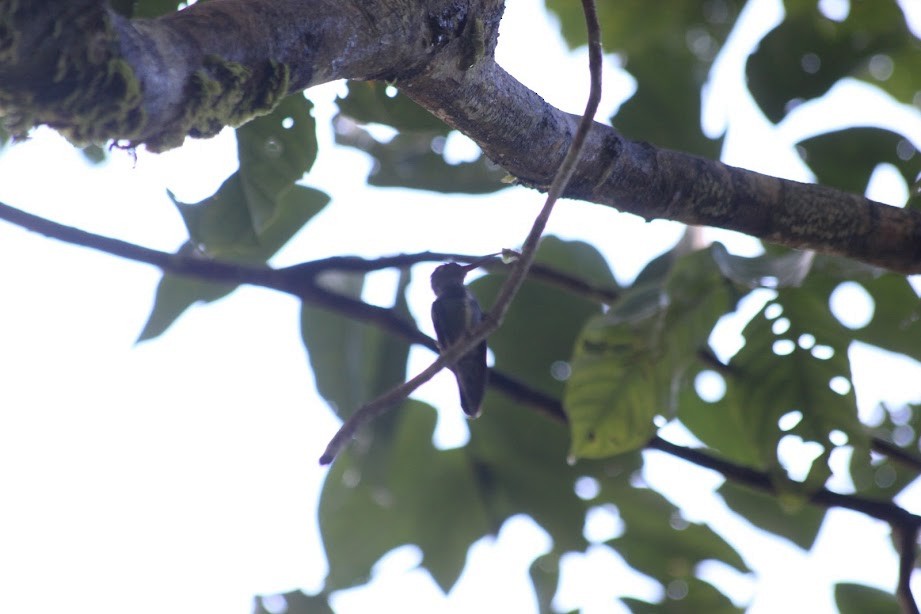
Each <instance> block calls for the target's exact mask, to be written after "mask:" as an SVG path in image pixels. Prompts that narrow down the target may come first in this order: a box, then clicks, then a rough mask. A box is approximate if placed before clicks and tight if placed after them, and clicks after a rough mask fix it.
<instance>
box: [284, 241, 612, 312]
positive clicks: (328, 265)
mask: <svg viewBox="0 0 921 614" xmlns="http://www.w3.org/2000/svg"><path fill="white" fill-rule="evenodd" d="M481 258H482V256H473V255H470V254H454V253H446V252H431V251H427V252H419V253H415V254H397V255H393V256H382V257H380V258H361V257H359V256H333V257H330V258H321V259H319V260H311V261H310V262H301V263H299V264H295V265H292V266H289V267H284V268H282V269H279V271H280V272H282V273H283V274H284V275H286V276H287V275H292V276H296V277H297V278H298V279H303V280H305V281H308V282H309V281H312V280H313V279H314V278H316V276H317V275H319V274H321V273H323V272H325V271H331V270H335V271H351V272H356V273H369V272H371V271H380V270H382V269H389V268H397V269H400V268H406V267H409V266H413V265H415V264H420V263H422V262H446V261H450V260H453V261H455V262H474V261H476V260H479V259H481ZM500 266H501V267H503V270H504V268H505V267H504V265H501V264H500V263H499V262H498V260H497V261H495V262H489V263H486V264H484V265H483V268H485V269H486V270H489V271H496V270H499V267H500ZM528 279H532V280H535V281H542V282H545V283H547V284H549V285H552V286H555V287H557V288H560V289H562V290H565V291H567V292H569V293H570V294H574V295H577V296H583V297H585V298H587V299H589V300H592V301H597V302H599V303H605V304H610V303H613V302H614V301H616V300H617V298H618V297H619V296H620V293H619V292H618V290H617V288H616V287H614V288H612V287H610V286H607V287H603V286H596V285H594V284H591V283H589V282H587V281H585V280H584V279H582V278H580V277H576V276H575V275H570V274H568V273H565V272H563V271H560V270H558V269H556V268H554V267H551V266H548V265H545V264H541V263H539V262H535V263H533V264H532V265H531V269H530V271H529V272H528Z"/></svg>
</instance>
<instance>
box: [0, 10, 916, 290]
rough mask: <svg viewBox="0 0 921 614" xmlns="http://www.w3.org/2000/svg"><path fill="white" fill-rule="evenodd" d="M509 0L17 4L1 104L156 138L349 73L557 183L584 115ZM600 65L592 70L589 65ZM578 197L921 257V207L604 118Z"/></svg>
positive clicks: (876, 258)
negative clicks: (538, 67)
mask: <svg viewBox="0 0 921 614" xmlns="http://www.w3.org/2000/svg"><path fill="white" fill-rule="evenodd" d="M502 9H503V5H502V2H501V1H500V0H425V1H424V2H423V1H422V0H352V1H351V2H349V1H347V0H210V1H209V2H206V3H201V4H195V5H192V6H191V7H189V8H187V9H184V10H182V11H178V12H176V13H174V14H171V15H167V16H164V17H162V18H158V19H134V20H129V19H126V18H124V17H121V16H119V15H117V14H115V13H114V12H112V11H111V10H110V9H108V8H107V6H106V5H105V4H104V3H103V2H100V1H99V0H77V1H62V0H46V1H44V2H37V1H35V0H32V1H26V0H6V2H4V3H3V4H2V5H0V109H2V112H3V114H4V115H5V116H6V121H7V124H8V125H9V126H10V127H11V129H12V130H13V132H14V134H16V133H24V132H25V131H26V130H27V129H28V128H30V127H31V126H34V125H39V124H48V125H50V126H52V127H54V128H56V129H58V130H59V131H61V132H62V133H63V134H65V135H66V136H68V138H70V139H71V140H73V141H75V142H87V141H90V142H104V141H106V140H110V139H114V140H115V141H119V142H122V143H124V144H127V145H129V146H138V145H142V144H143V145H145V146H147V147H148V148H149V149H151V150H153V151H160V150H165V149H169V148H171V147H175V146H178V145H179V144H181V143H182V141H183V139H184V138H185V137H186V136H187V135H191V136H210V135H213V134H216V133H217V132H218V131H219V130H220V129H221V128H222V127H223V126H225V125H239V124H241V123H243V122H245V121H246V120H248V119H250V118H252V117H254V116H256V115H259V114H263V113H266V112H268V111H269V110H271V109H272V108H273V107H274V106H275V104H276V103H277V102H278V101H279V100H280V99H281V98H282V97H283V96H285V95H287V94H289V93H292V92H297V91H300V90H302V89H305V88H308V87H310V86H312V85H317V84H320V83H324V82H327V81H331V80H335V79H386V80H388V81H394V82H396V83H397V85H398V86H399V87H400V88H401V90H402V91H403V92H404V93H406V94H407V95H409V96H410V97H412V98H413V99H414V100H415V101H416V102H418V103H419V104H420V105H422V106H423V107H424V108H426V109H427V110H428V111H430V112H431V113H433V114H434V115H436V116H437V117H439V118H441V119H442V120H444V121H445V122H446V123H448V124H449V125H451V126H452V127H454V128H456V129H458V130H459V131H461V132H463V133H464V134H466V135H468V136H469V137H471V138H472V139H473V140H474V141H476V142H477V143H478V144H479V145H480V147H481V148H482V149H483V151H484V152H485V153H486V154H487V155H488V156H489V157H490V158H492V159H493V160H495V161H496V162H497V163H499V164H500V165H502V166H503V167H504V168H505V169H506V170H508V172H509V173H510V174H512V175H514V176H515V177H517V178H518V179H519V181H520V182H521V183H522V184H524V185H527V186H531V187H535V188H538V189H545V188H546V187H547V186H548V185H549V184H550V181H551V179H552V177H553V174H554V172H555V171H556V169H557V168H558V166H559V164H560V162H561V160H562V159H563V156H564V155H565V152H566V149H567V147H568V145H569V142H570V140H571V138H572V134H573V132H574V131H575V126H576V124H577V119H578V118H576V117H575V116H572V115H569V114H567V113H563V112H562V111H560V110H558V109H556V108H554V107H552V106H551V105H549V104H547V103H546V102H544V101H543V100H542V99H541V98H540V97H539V96H538V95H537V94H535V93H534V92H532V91H530V90H529V89H527V88H526V87H525V86H524V85H522V84H521V83H520V82H518V81H517V80H516V79H515V78H514V77H512V76H511V75H509V74H508V73H506V72H505V71H504V70H503V69H502V68H501V67H499V66H498V65H497V64H496V63H495V61H494V59H493V51H494V49H495V45H496V41H497V33H498V26H499V21H500V19H501V16H502ZM586 78H588V76H587V70H586ZM565 196H567V197H569V198H575V199H579V200H585V201H590V202H595V203H599V204H604V205H608V206H612V207H615V208H618V209H620V210H622V211H628V212H630V213H634V214H636V215H639V216H642V217H644V218H646V219H649V220H651V219H655V218H666V219H672V220H677V221H680V222H684V223H687V224H698V225H708V226H716V227H719V228H726V229H729V230H736V231H739V232H743V233H745V234H749V235H752V236H755V237H759V238H762V239H764V240H766V241H770V242H773V243H778V244H781V245H786V246H789V247H795V248H800V249H813V250H817V251H820V252H824V253H829V254H837V255H842V256H847V257H850V258H854V259H857V260H861V261H863V262H866V263H870V264H873V265H876V266H880V267H885V268H888V269H892V270H894V271H899V272H903V273H918V272H921V213H919V212H916V211H912V210H906V209H900V208H896V207H890V206H887V205H883V204H880V203H877V202H874V201H870V200H868V199H865V198H863V197H861V196H859V195H854V194H848V193H845V192H841V191H839V190H835V189H832V188H828V187H823V186H817V185H811V184H803V183H799V182H795V181H789V180H783V179H778V178H774V177H769V176H766V175H761V174H758V173H754V172H751V171H746V170H743V169H738V168H734V167H731V166H728V165H724V164H721V163H719V162H716V161H711V160H705V159H702V158H698V157H695V156H690V155H687V154H682V153H678V152H673V151H669V150H665V149H659V148H656V147H654V146H652V145H650V144H648V143H644V142H637V141H631V140H628V139H625V138H623V137H622V136H621V135H620V134H618V133H617V131H615V130H614V129H613V128H612V127H610V126H606V125H602V124H597V123H596V124H595V126H594V128H593V130H592V131H591V134H590V136H589V140H588V142H587V143H586V147H585V150H584V153H583V157H582V159H581V161H580V164H579V166H578V168H577V170H576V173H575V175H574V177H573V179H572V181H571V182H570V185H569V188H568V189H567V191H566V193H565Z"/></svg>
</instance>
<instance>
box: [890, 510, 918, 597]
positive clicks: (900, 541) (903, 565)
mask: <svg viewBox="0 0 921 614" xmlns="http://www.w3.org/2000/svg"><path fill="white" fill-rule="evenodd" d="M892 533H893V536H894V537H895V547H896V550H897V551H898V553H899V583H898V586H897V587H896V590H895V596H896V599H897V600H898V602H899V607H901V608H902V612H903V613H904V614H919V613H918V604H917V603H916V602H915V597H914V595H913V594H912V592H911V574H912V572H913V571H914V570H915V560H916V559H917V558H918V527H917V526H912V527H903V526H897V525H892Z"/></svg>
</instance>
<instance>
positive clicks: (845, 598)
mask: <svg viewBox="0 0 921 614" xmlns="http://www.w3.org/2000/svg"><path fill="white" fill-rule="evenodd" d="M835 604H836V605H837V606H838V612H839V614H866V612H873V614H899V612H901V611H902V609H901V608H900V607H899V602H898V600H897V599H896V598H895V596H894V595H892V594H890V593H887V592H886V591H881V590H879V589H878V588H871V587H869V586H861V585H860V584H852V583H850V582H841V583H838V584H835Z"/></svg>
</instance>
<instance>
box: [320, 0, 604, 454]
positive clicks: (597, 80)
mask: <svg viewBox="0 0 921 614" xmlns="http://www.w3.org/2000/svg"><path fill="white" fill-rule="evenodd" d="M582 8H583V10H584V12H585V21H586V24H587V28H588V41H589V72H590V76H591V88H590V91H589V96H588V102H587V103H586V105H585V112H584V113H583V115H582V119H581V121H580V122H579V126H578V128H576V132H575V134H574V135H573V139H572V142H571V143H570V144H569V149H568V151H567V153H566V157H565V158H564V159H563V162H562V164H561V165H560V168H559V170H558V171H557V173H556V176H555V177H554V179H553V183H552V184H551V185H550V189H549V190H548V192H547V199H546V201H545V202H544V206H543V208H542V209H541V211H540V213H539V214H538V216H537V219H535V220H534V224H533V225H532V227H531V231H530V232H529V233H528V236H527V238H526V239H525V242H524V245H523V246H522V248H521V255H520V257H519V259H518V260H517V261H516V262H515V264H514V265H513V267H512V270H511V272H510V273H509V276H508V277H507V278H506V279H505V282H504V283H503V284H502V287H501V288H500V289H499V296H498V297H497V298H496V302H495V304H494V305H493V307H492V310H491V311H490V313H488V314H486V316H485V317H484V318H483V321H482V322H481V323H480V324H479V325H478V326H476V327H475V328H474V329H473V330H472V331H469V332H468V334H467V335H465V336H464V337H463V338H461V339H459V340H458V341H457V343H454V344H453V345H451V347H448V348H445V349H444V350H443V351H442V352H441V355H440V356H439V357H438V358H437V359H436V360H435V362H433V363H432V364H431V365H429V366H428V367H427V368H426V369H424V370H423V371H422V372H421V373H419V374H418V375H416V376H415V377H413V378H412V379H410V380H409V381H407V382H405V383H404V384H401V385H400V386H398V387H397V388H395V389H394V390H391V391H390V392H387V393H385V394H384V395H382V396H381V397H378V398H377V399H375V400H373V401H371V402H370V403H368V404H367V405H364V406H362V407H359V408H358V409H357V410H356V411H355V412H354V413H353V414H352V415H351V416H349V418H348V419H347V420H346V421H345V422H344V423H343V424H342V426H341V427H340V428H339V431H338V432H337V433H336V434H335V436H334V437H333V439H332V440H331V441H330V442H329V445H328V446H327V447H326V451H325V452H324V453H323V456H321V457H320V464H323V465H325V464H328V463H331V462H332V461H333V459H334V458H335V457H336V455H337V454H338V453H339V450H340V449H341V448H342V447H343V446H344V445H345V444H346V443H347V442H348V441H349V440H350V439H351V438H352V437H353V436H354V434H355V433H356V431H357V430H358V428H359V427H360V426H361V425H363V424H365V423H366V422H368V421H369V420H370V419H372V418H373V417H374V416H377V415H380V414H381V413H383V412H384V411H386V410H388V409H390V408H392V407H393V406H394V405H395V404H397V403H398V402H400V401H402V400H403V399H405V398H407V397H408V396H409V395H410V394H412V393H413V391H415V390H416V389H417V388H418V387H419V386H421V385H422V384H424V383H425V382H427V381H428V380H430V379H431V378H432V377H434V375H435V374H436V373H438V372H439V371H440V370H441V369H443V368H444V367H446V366H449V365H452V364H454V362H456V361H457V360H458V359H459V358H460V357H461V356H463V355H464V354H466V353H467V352H468V351H470V349H472V348H473V347H474V346H475V345H477V344H478V343H480V342H481V341H483V340H484V339H486V337H488V336H489V335H490V334H491V333H492V332H494V331H495V330H496V329H497V328H498V327H499V326H501V325H502V321H503V319H504V318H505V314H506V312H507V311H508V308H509V305H510V304H511V302H512V299H514V297H515V295H516V294H517V293H518V290H519V289H520V288H521V285H522V283H524V279H525V277H527V275H528V270H529V269H530V267H531V264H532V263H533V262H534V256H535V254H536V252H537V245H538V243H539V241H540V237H541V235H542V234H543V232H544V228H545V227H546V226H547V221H548V220H549V219H550V213H551V212H552V211H553V205H554V204H555V203H556V201H557V199H558V198H559V197H560V195H561V194H562V193H563V190H565V189H566V184H567V183H568V182H569V180H570V178H571V177H572V174H573V172H575V168H576V163H577V162H578V161H579V155H580V154H581V152H582V146H583V145H584V144H585V139H586V138H587V136H588V133H589V130H591V127H592V124H593V123H594V119H593V118H594V116H595V111H597V109H598V103H599V101H600V100H601V29H600V26H599V25H598V16H597V14H596V12H595V4H594V0H582ZM397 391H398V392H397Z"/></svg>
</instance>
